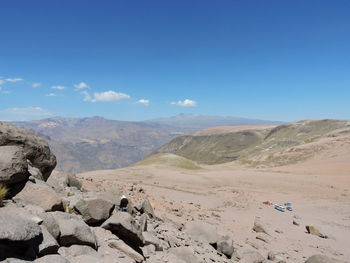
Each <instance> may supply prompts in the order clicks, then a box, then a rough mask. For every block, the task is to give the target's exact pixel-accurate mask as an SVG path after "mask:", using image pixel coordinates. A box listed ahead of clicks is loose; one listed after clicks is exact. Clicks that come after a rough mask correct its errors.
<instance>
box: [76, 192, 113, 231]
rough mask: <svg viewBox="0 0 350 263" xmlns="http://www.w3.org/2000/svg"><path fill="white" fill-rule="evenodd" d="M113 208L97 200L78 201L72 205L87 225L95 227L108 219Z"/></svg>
mask: <svg viewBox="0 0 350 263" xmlns="http://www.w3.org/2000/svg"><path fill="white" fill-rule="evenodd" d="M113 208H114V205H113V204H112V203H111V202H109V201H106V200H103V199H99V198H96V199H85V200H79V201H78V202H77V203H76V204H75V205H74V209H75V210H76V211H77V212H78V213H79V214H81V215H82V217H83V220H84V221H85V222H86V223H87V224H88V225H96V224H99V223H102V222H103V221H105V220H106V219H108V218H109V216H110V214H111V212H112V210H113Z"/></svg>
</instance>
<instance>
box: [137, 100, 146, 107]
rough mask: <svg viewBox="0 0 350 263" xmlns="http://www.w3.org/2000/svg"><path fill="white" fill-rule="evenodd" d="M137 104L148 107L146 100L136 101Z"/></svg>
mask: <svg viewBox="0 0 350 263" xmlns="http://www.w3.org/2000/svg"><path fill="white" fill-rule="evenodd" d="M136 103H137V104H143V105H145V106H148V105H149V100H146V99H140V100H138V101H136Z"/></svg>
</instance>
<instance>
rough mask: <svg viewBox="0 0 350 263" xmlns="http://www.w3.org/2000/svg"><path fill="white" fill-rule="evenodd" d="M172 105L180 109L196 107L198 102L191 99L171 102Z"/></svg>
mask: <svg viewBox="0 0 350 263" xmlns="http://www.w3.org/2000/svg"><path fill="white" fill-rule="evenodd" d="M170 104H171V105H177V106H180V107H196V106H197V102H196V101H194V100H190V99H185V100H184V101H181V100H179V101H178V102H171V103H170Z"/></svg>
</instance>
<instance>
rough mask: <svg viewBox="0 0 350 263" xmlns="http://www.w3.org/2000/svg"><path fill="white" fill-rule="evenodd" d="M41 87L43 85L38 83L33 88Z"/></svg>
mask: <svg viewBox="0 0 350 263" xmlns="http://www.w3.org/2000/svg"><path fill="white" fill-rule="evenodd" d="M40 86H41V83H38V82H37V83H33V84H32V87H33V88H38V87H40Z"/></svg>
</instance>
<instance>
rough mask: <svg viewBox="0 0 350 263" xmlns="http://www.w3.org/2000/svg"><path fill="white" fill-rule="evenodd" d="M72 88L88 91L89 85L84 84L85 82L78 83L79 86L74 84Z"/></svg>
mask: <svg viewBox="0 0 350 263" xmlns="http://www.w3.org/2000/svg"><path fill="white" fill-rule="evenodd" d="M74 88H75V89H76V90H80V89H89V88H90V87H89V85H88V84H86V83H85V82H80V83H79V84H75V85H74Z"/></svg>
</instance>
